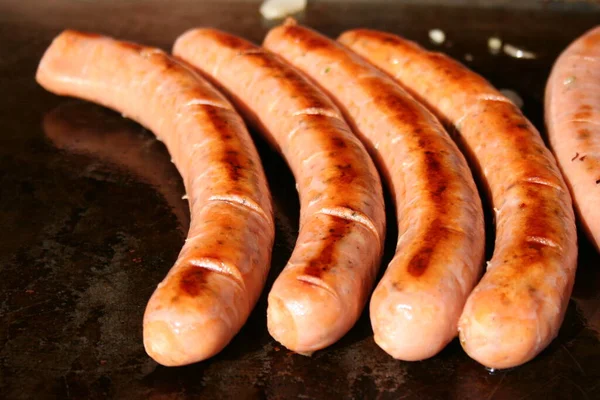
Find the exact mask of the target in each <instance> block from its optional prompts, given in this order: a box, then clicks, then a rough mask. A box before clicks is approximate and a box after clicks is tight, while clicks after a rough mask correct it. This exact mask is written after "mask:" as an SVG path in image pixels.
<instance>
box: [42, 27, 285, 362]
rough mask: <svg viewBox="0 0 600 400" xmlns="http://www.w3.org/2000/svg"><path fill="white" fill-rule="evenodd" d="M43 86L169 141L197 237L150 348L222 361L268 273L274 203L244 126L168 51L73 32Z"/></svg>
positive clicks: (188, 246) (52, 53)
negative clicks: (98, 106)
mask: <svg viewBox="0 0 600 400" xmlns="http://www.w3.org/2000/svg"><path fill="white" fill-rule="evenodd" d="M37 81H38V82H39V83H40V84H41V85H42V86H43V87H45V88H46V89H47V90H49V91H52V92H54V93H56V94H60V95H68V96H74V97H80V98H83V99H86V100H90V101H94V102H97V103H100V104H102V105H104V106H106V107H109V108H112V109H115V110H118V111H120V112H122V113H123V114H125V115H128V116H130V117H131V118H132V119H134V120H136V121H138V122H140V123H141V124H142V125H144V126H145V127H147V128H148V129H150V130H152V131H153V132H154V133H155V134H156V135H157V136H158V138H160V140H162V141H164V143H165V145H166V146H167V148H168V150H169V153H170V154H171V156H172V157H173V161H174V163H175V165H176V167H177V169H178V170H179V172H180V173H181V175H182V177H183V180H184V184H185V188H186V191H187V193H188V196H189V202H190V214H191V222H190V230H189V233H188V237H187V239H186V243H185V245H184V246H183V249H182V250H181V253H180V254H179V257H178V259H177V261H176V262H175V265H174V266H173V268H172V269H171V270H170V271H169V273H168V275H167V276H166V278H165V279H164V281H163V282H161V283H160V284H159V285H158V288H157V289H156V291H155V292H154V294H153V295H152V298H151V299H150V301H149V303H148V306H147V308H146V313H145V315H144V346H145V348H146V351H147V352H148V354H149V355H150V356H151V357H152V358H154V359H155V360H156V361H158V362H159V363H161V364H163V365H183V364H189V363H192V362H196V361H200V360H203V359H205V358H208V357H210V356H212V355H214V354H216V353H217V352H219V351H220V350H221V349H222V348H223V347H224V346H225V345H227V343H228V342H229V341H230V340H231V338H232V337H233V336H234V335H235V334H236V333H237V332H238V331H239V329H240V328H241V326H242V325H243V324H244V322H245V321H246V319H247V317H248V315H249V313H250V310H251V309H252V307H253V306H254V304H255V302H256V300H257V299H258V296H259V294H260V291H261V289H262V287H263V284H264V282H265V279H266V275H267V272H268V268H269V264H270V257H271V248H272V245H273V238H274V224H273V214H272V206H271V200H270V196H269V192H268V187H267V183H266V179H265V176H264V172H263V170H262V166H261V164H260V160H259V158H258V154H257V152H256V149H255V148H254V144H253V143H252V139H251V138H250V136H249V134H248V132H247V130H246V128H245V126H244V123H243V121H242V119H241V118H240V117H239V115H238V114H237V113H236V112H235V111H234V110H233V108H232V106H231V104H230V103H229V102H228V101H227V100H226V99H225V98H224V97H223V95H221V94H220V93H219V92H218V91H217V90H216V89H214V88H213V87H212V86H211V85H210V84H209V83H208V82H206V81H205V80H203V79H202V78H200V77H199V76H198V75H197V74H196V73H194V72H193V71H191V70H190V69H189V68H188V67H186V66H184V65H183V64H181V63H180V62H178V61H176V60H174V59H172V58H170V57H169V56H168V55H166V54H165V53H164V52H163V51H161V50H159V49H155V48H150V47H143V46H139V45H137V44H133V43H127V42H120V41H116V40H113V39H111V38H108V37H103V36H99V35H94V34H87V33H80V32H76V31H65V32H63V33H62V34H60V35H59V36H58V37H57V38H56V39H54V41H53V42H52V45H51V46H50V47H49V48H48V50H47V51H46V53H45V54H44V57H43V58H42V60H41V62H40V65H39V68H38V71H37Z"/></svg>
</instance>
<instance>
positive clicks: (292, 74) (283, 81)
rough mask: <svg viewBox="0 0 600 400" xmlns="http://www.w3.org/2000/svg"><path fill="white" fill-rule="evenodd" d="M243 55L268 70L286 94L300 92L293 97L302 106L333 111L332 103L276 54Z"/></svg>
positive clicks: (291, 94)
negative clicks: (298, 100) (300, 102)
mask: <svg viewBox="0 0 600 400" xmlns="http://www.w3.org/2000/svg"><path fill="white" fill-rule="evenodd" d="M244 56H245V57H246V58H247V59H250V60H252V61H253V62H254V64H255V66H257V67H260V68H264V69H266V70H268V71H269V76H270V77H271V78H274V79H277V80H278V81H279V84H280V87H284V88H285V90H286V93H287V94H288V95H290V96H293V95H294V94H296V93H300V94H301V96H299V97H298V96H296V97H295V98H297V99H300V101H302V107H305V108H319V109H321V108H322V109H330V110H331V111H334V108H333V104H332V103H331V102H330V101H329V100H328V99H327V98H326V97H325V96H323V95H322V94H321V93H320V92H319V91H317V90H314V88H313V87H312V84H311V83H310V82H308V81H307V80H306V79H305V78H304V77H302V76H301V75H299V74H298V73H297V71H296V70H294V69H293V68H292V67H290V66H289V65H287V64H285V63H284V62H283V61H281V60H280V59H279V58H278V57H277V56H276V55H274V54H271V53H268V52H265V53H248V54H244ZM311 116H312V115H311Z"/></svg>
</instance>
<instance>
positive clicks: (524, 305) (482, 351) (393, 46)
mask: <svg viewBox="0 0 600 400" xmlns="http://www.w3.org/2000/svg"><path fill="white" fill-rule="evenodd" d="M339 41H340V42H341V43H343V44H344V45H346V46H348V47H350V48H351V49H352V50H354V51H356V52H357V53H358V54H360V55H362V56H364V57H365V58H367V59H368V60H369V61H371V62H372V63H373V64H375V65H376V66H378V67H379V68H381V69H382V70H384V71H386V72H388V73H389V74H390V75H392V76H393V77H394V78H395V79H396V80H397V81H398V82H400V83H401V84H402V85H403V86H404V87H405V88H407V89H408V90H410V91H411V92H412V93H413V94H414V95H415V96H416V97H417V98H419V99H421V100H422V101H423V102H424V103H425V104H426V105H427V106H428V107H429V108H430V109H431V110H433V111H434V112H435V113H436V114H437V115H438V116H439V117H440V118H441V119H442V120H443V121H444V122H446V123H447V124H448V125H449V126H450V127H452V129H454V130H455V131H456V133H457V140H458V141H459V142H460V143H461V144H462V146H463V148H464V150H465V152H466V153H467V154H468V156H469V158H470V160H471V162H472V164H473V166H474V169H475V170H476V171H477V173H478V175H479V176H480V178H481V180H482V182H483V183H484V185H485V186H486V190H487V191H488V193H489V195H490V198H491V202H492V205H493V207H494V210H495V217H496V242H495V250H494V254H493V257H492V259H491V260H490V261H489V262H488V267H487V272H486V273H485V275H484V277H483V279H482V280H481V282H480V283H479V284H478V285H477V287H476V288H475V289H474V290H473V292H472V294H471V295H470V297H469V299H468V301H467V304H466V305H465V309H464V311H463V313H462V316H461V318H460V321H459V331H460V339H461V343H462V346H463V348H464V349H465V350H466V352H467V353H468V354H469V356H471V357H472V358H474V359H475V360H477V361H478V362H480V363H481V364H483V365H485V366H487V367H490V368H508V367H514V366H517V365H519V364H522V363H525V362H527V361H529V360H531V359H532V358H533V357H535V356H536V355H537V354H538V353H539V352H540V351H542V350H543V349H544V348H545V347H546V346H547V345H548V344H549V343H550V342H551V341H552V339H553V338H554V337H556V335H557V333H558V330H559V328H560V325H561V323H562V320H563V318H564V315H565V310H566V307H567V303H568V301H569V296H570V294H571V291H572V288H573V282H574V278H575V269H576V263H577V234H576V230H575V220H574V214H573V208H572V205H571V199H570V196H569V192H568V190H567V187H566V185H565V183H564V181H563V178H562V176H561V174H560V172H559V170H558V167H557V165H556V161H555V160H554V158H553V157H552V154H551V153H550V151H549V150H548V149H547V148H546V147H545V145H544V142H543V141H542V138H541V137H540V134H539V133H538V131H537V130H536V129H535V127H534V126H533V125H532V124H531V123H530V122H529V121H528V120H527V119H526V118H525V117H524V116H523V114H522V113H521V112H520V110H519V109H518V107H516V106H515V105H514V104H512V103H511V102H510V100H508V99H507V98H506V97H504V96H502V95H501V94H500V93H499V92H498V91H497V90H496V89H494V87H492V86H491V85H490V84H489V83H488V82H487V81H486V80H485V79H483V78H482V77H480V76H479V75H477V74H475V73H474V72H472V71H470V70H468V69H467V68H465V67H464V66H463V65H461V64H460V63H458V62H456V61H454V60H452V59H450V58H449V57H447V56H445V55H443V54H440V53H431V52H428V51H426V50H424V49H423V48H421V47H419V46H418V45H416V44H415V43H412V42H409V41H407V40H404V39H402V38H399V37H398V36H395V35H391V34H386V33H382V32H376V31H370V30H362V29H361V30H354V31H349V32H346V33H344V34H342V35H341V36H340V38H339Z"/></svg>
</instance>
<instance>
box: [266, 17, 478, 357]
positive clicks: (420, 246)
mask: <svg viewBox="0 0 600 400" xmlns="http://www.w3.org/2000/svg"><path fill="white" fill-rule="evenodd" d="M264 46H265V47H266V48H268V49H270V50H272V51H273V52H275V53H278V54H280V55H281V56H283V58H285V59H286V60H288V61H289V62H290V63H291V64H293V65H295V66H296V67H298V68H299V69H300V70H302V71H304V72H305V73H306V74H308V75H309V76H310V77H312V78H313V79H314V80H315V81H316V82H317V83H319V85H321V86H322V87H323V88H324V89H325V90H327V91H328V92H329V93H330V94H331V95H332V97H333V98H334V99H335V100H336V101H337V103H338V104H339V106H340V108H341V109H342V110H343V111H344V112H345V113H346V115H347V117H348V120H349V121H350V122H351V125H353V127H354V128H355V131H356V133H357V134H358V135H359V137H360V139H361V140H362V141H363V142H364V143H365V145H366V147H367V148H368V149H369V150H370V151H371V152H372V154H373V156H374V158H375V159H376V160H378V162H379V167H380V170H381V171H382V174H383V175H384V176H385V177H386V179H387V183H388V185H389V187H390V189H391V191H392V193H393V196H394V199H395V203H396V207H397V217H398V227H399V233H400V235H399V238H398V244H397V249H396V254H395V256H394V258H393V259H392V261H391V262H390V265H389V266H388V268H387V271H386V273H385V275H384V277H383V278H382V280H381V282H380V283H379V284H378V286H377V288H376V289H375V292H374V293H373V297H372V300H371V304H370V314H371V324H372V326H373V330H374V333H375V341H376V342H377V344H378V345H379V346H381V347H382V348H383V349H384V350H385V351H386V352H388V353H389V354H391V355H392V356H393V357H395V358H398V359H402V360H421V359H424V358H428V357H431V356H433V355H435V354H436V353H437V352H439V351H440V350H441V349H442V348H443V347H444V346H445V345H446V344H447V343H448V342H449V341H450V340H452V339H453V338H454V337H455V336H456V333H457V322H458V318H459V316H460V313H461V311H462V308H463V306H464V303H465V301H466V299H467V296H468V294H469V293H470V291H471V289H472V288H473V286H474V285H475V283H476V281H477V278H478V277H479V274H480V272H481V268H482V264H483V254H484V232H483V212H482V208H481V202H480V199H479V197H478V194H477V189H476V186H475V183H474V181H473V179H472V176H471V173H470V171H469V169H468V166H467V163H466V161H465V159H464V157H463V155H462V154H461V153H460V151H459V150H458V148H457V146H456V145H455V143H454V142H453V141H452V139H451V138H450V137H449V136H448V134H447V133H446V132H445V131H444V129H443V127H442V126H441V124H440V123H439V122H438V121H437V120H436V118H435V117H434V116H433V115H432V114H431V113H430V112H429V111H427V110H426V109H425V108H424V107H423V106H421V105H420V104H419V103H417V102H416V101H415V100H414V99H413V98H412V97H411V96H410V95H409V94H408V93H407V92H406V91H404V90H403V89H402V88H401V87H400V86H399V85H398V84H396V83H395V82H393V80H392V79H390V78H389V77H388V76H386V75H385V74H384V73H382V72H380V71H378V70H377V69H376V68H374V67H373V66H371V65H369V64H368V63H366V62H365V61H364V60H363V59H361V58H360V57H358V56H357V55H356V54H354V53H352V52H350V51H349V50H348V49H346V48H344V47H343V46H341V45H340V44H338V43H336V42H335V41H332V40H330V39H328V38H326V37H324V36H322V35H320V34H318V33H316V32H314V31H311V30H310V29H307V28H304V27H301V26H298V25H296V24H294V23H293V22H292V23H289V22H288V23H286V24H284V25H282V26H279V27H277V28H275V29H273V30H271V31H270V32H269V34H268V35H267V37H266V39H265V42H264Z"/></svg>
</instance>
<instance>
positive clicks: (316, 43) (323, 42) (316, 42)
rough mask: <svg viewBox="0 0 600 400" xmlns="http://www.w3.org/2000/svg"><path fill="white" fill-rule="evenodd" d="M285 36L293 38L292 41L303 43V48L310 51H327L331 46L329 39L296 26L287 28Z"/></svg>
mask: <svg viewBox="0 0 600 400" xmlns="http://www.w3.org/2000/svg"><path fill="white" fill-rule="evenodd" d="M285 35H286V36H288V37H289V38H291V40H292V41H295V42H297V43H302V45H303V47H304V48H305V49H306V50H308V51H311V50H318V49H327V48H329V47H330V46H331V44H330V42H329V39H326V38H323V37H320V36H319V35H316V34H314V33H313V32H312V31H311V30H310V29H308V28H303V27H300V26H296V25H288V26H286V27H285Z"/></svg>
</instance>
